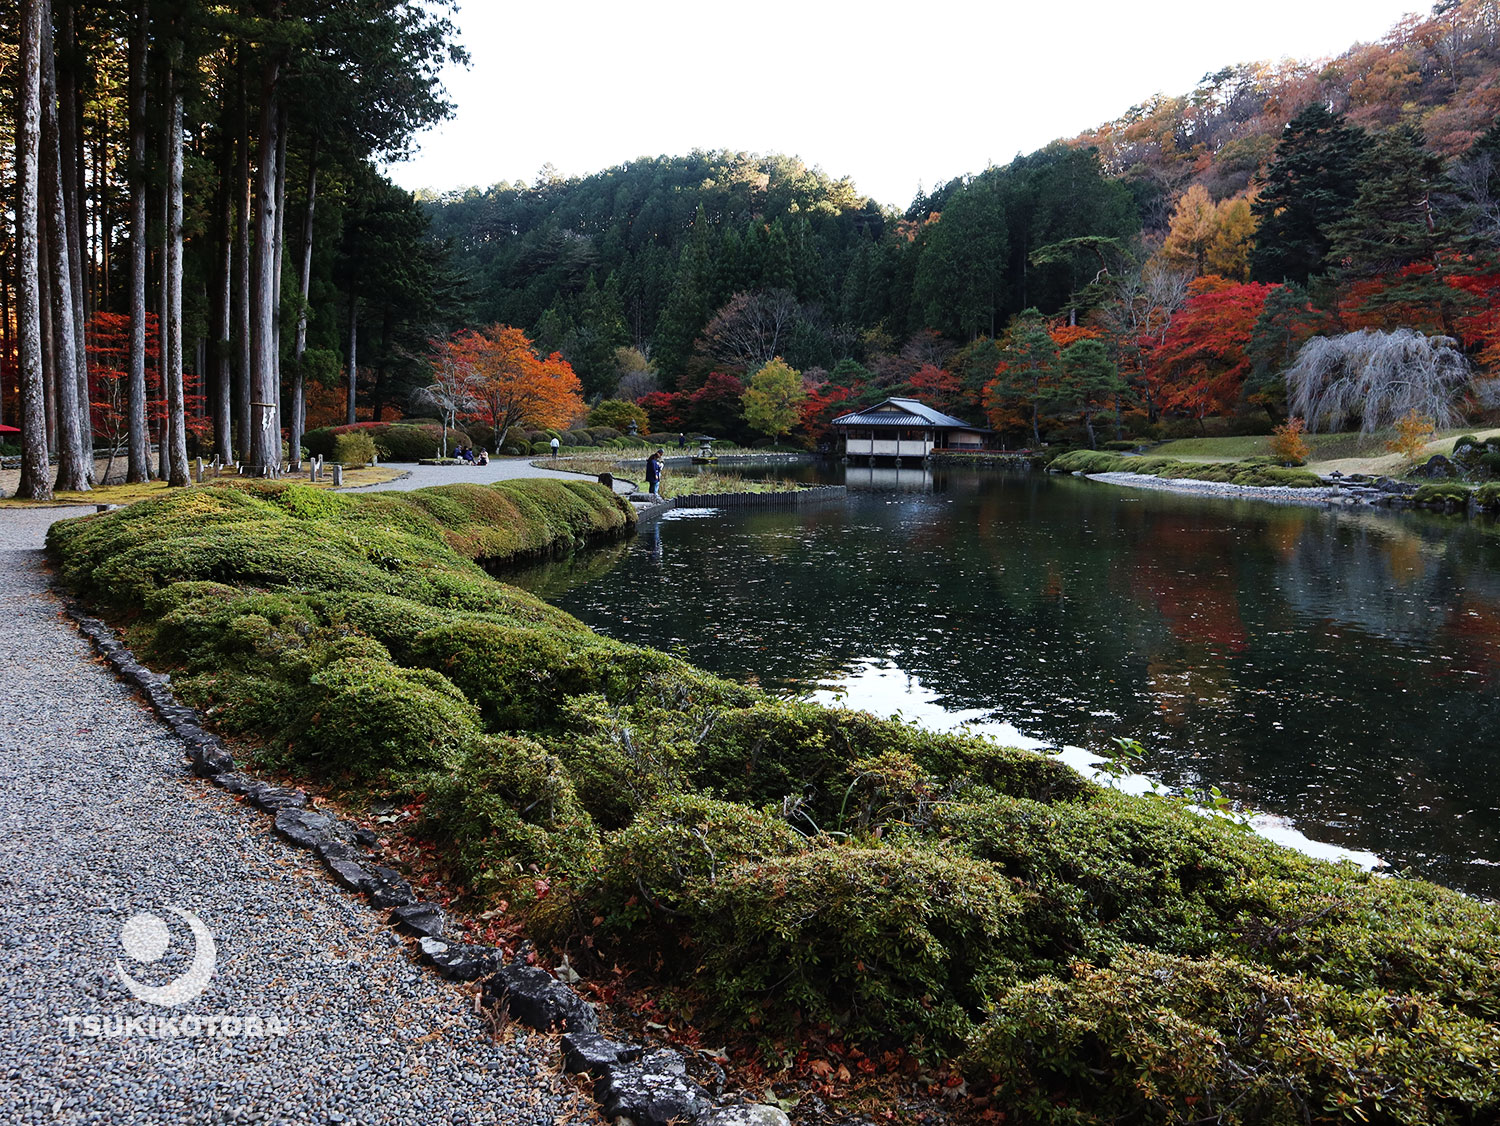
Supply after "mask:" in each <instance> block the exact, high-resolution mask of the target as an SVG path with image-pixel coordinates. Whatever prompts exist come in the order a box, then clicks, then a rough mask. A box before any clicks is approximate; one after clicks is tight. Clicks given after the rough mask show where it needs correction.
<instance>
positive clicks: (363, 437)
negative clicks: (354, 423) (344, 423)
mask: <svg viewBox="0 0 1500 1126" xmlns="http://www.w3.org/2000/svg"><path fill="white" fill-rule="evenodd" d="M333 460H334V461H336V462H338V463H339V464H340V465H343V466H345V467H353V468H358V467H359V466H361V465H369V464H370V462H372V461H374V460H375V439H374V438H371V437H370V436H369V435H368V434H340V435H338V436H337V437H335V438H334V440H333Z"/></svg>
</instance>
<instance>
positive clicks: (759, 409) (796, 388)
mask: <svg viewBox="0 0 1500 1126" xmlns="http://www.w3.org/2000/svg"><path fill="white" fill-rule="evenodd" d="M806 399H807V389H806V388H804V387H803V386H802V373H801V372H799V371H797V370H796V369H795V368H792V367H790V366H788V365H787V363H786V361H785V360H783V359H782V358H781V357H780V356H777V357H776V358H774V359H773V360H771V362H770V363H768V364H766V365H765V366H764V367H762V368H761V369H760V370H759V371H758V372H756V373H755V374H754V375H753V376H751V377H750V386H748V387H747V388H745V394H744V396H743V398H742V399H741V400H740V401H741V404H742V405H743V407H744V411H745V421H746V422H747V423H748V424H749V425H750V426H751V427H752V428H754V429H756V430H759V431H760V432H761V433H762V434H765V435H766V436H767V437H769V438H770V439H771V440H772V441H776V440H778V439H780V438H781V437H782V436H783V435H785V434H786V433H787V432H788V431H789V430H791V428H792V427H793V426H796V425H797V421H798V419H799V418H800V417H801V412H802V404H803V402H805V401H806Z"/></svg>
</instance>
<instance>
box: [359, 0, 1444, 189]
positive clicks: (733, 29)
mask: <svg viewBox="0 0 1500 1126" xmlns="http://www.w3.org/2000/svg"><path fill="white" fill-rule="evenodd" d="M1430 8H1431V2H1430V0H1251V2H1249V3H1246V2H1243V0H1235V2H1230V0H1133V2H1132V0H1040V2H1039V0H1020V2H1018V0H990V2H989V3H983V2H977V3H976V2H971V3H961V2H958V0H928V2H926V3H920V2H918V3H911V2H907V3H893V2H891V0H869V2H866V3H852V2H842V3H833V2H830V0H800V2H798V0H759V2H757V3H737V4H725V3H721V2H716V0H706V2H703V0H699V2H684V0H634V2H609V0H604V2H601V0H529V2H528V0H522V2H519V3H515V2H504V0H465V3H464V5H463V8H462V10H461V11H460V13H459V15H458V21H459V25H460V27H461V28H462V39H463V42H464V44H465V46H466V47H467V48H468V49H469V52H470V54H471V55H472V56H473V65H472V67H471V68H470V69H469V70H467V71H465V70H462V69H454V70H451V71H450V72H449V73H448V74H447V76H446V79H445V81H446V84H447V87H448V90H449V92H450V94H451V95H452V98H453V100H454V102H455V104H456V105H457V107H458V111H457V114H456V116H455V117H454V118H453V119H452V120H450V121H448V122H446V123H445V124H444V125H442V126H440V127H438V128H437V129H435V130H432V131H430V132H428V133H426V134H425V135H423V136H422V137H421V138H420V146H421V149H420V152H419V154H418V155H417V156H416V157H415V158H414V159H412V160H411V161H408V162H406V163H404V164H398V165H395V166H393V167H392V168H391V169H390V170H389V171H390V175H391V176H392V178H393V179H394V180H395V181H396V182H397V183H398V184H401V185H402V186H404V187H406V188H408V189H413V190H415V189H419V188H431V189H435V190H438V191H445V190H448V189H452V188H460V187H467V186H470V185H478V186H480V187H488V186H489V185H491V184H494V183H497V182H499V181H501V180H511V181H515V180H526V181H527V182H532V181H534V180H535V178H536V173H537V171H538V170H539V169H540V168H541V167H542V165H543V164H545V163H548V162H550V163H552V164H553V165H554V166H556V168H557V170H558V171H559V172H560V173H561V174H563V175H564V176H575V175H587V174H588V173H591V172H597V171H600V170H602V169H604V168H608V167H610V166H612V165H616V164H620V163H622V162H624V161H626V160H631V159H634V158H635V157H639V156H657V155H663V154H666V155H678V154H682V153H686V152H688V151H689V150H691V149H693V148H703V149H720V148H724V149H731V150H737V151H748V152H757V153H768V152H782V153H787V154H790V155H795V156H800V157H801V158H802V159H803V160H804V161H806V162H807V163H808V164H809V165H818V166H821V167H822V168H823V170H824V171H825V172H827V173H829V174H830V175H832V176H835V177H839V176H850V177H852V178H853V180H854V183H855V185H856V186H857V187H858V188H859V190H860V191H862V192H864V193H866V194H868V195H870V196H873V197H874V198H875V199H876V200H878V201H879V202H881V203H887V204H894V205H897V206H900V207H903V208H904V207H905V206H906V205H907V204H908V203H910V202H911V200H912V197H913V196H914V195H915V194H916V191H917V188H918V186H919V185H920V186H922V187H924V188H931V187H933V186H935V185H937V184H940V183H944V182H946V181H947V180H950V179H952V178H953V177H954V176H958V175H962V174H964V173H970V172H979V171H982V170H983V169H984V168H985V167H986V166H987V165H989V164H991V163H994V164H1004V163H1006V162H1008V161H1009V160H1010V159H1011V158H1012V157H1014V156H1015V155H1016V154H1017V153H1024V152H1031V151H1033V150H1035V149H1037V148H1040V147H1041V146H1042V145H1045V144H1046V143H1047V142H1048V141H1051V140H1054V139H1056V138H1058V137H1071V136H1074V135H1076V134H1077V133H1080V132H1082V131H1083V130H1085V129H1088V128H1090V127H1092V126H1094V125H1097V124H1099V123H1101V122H1103V121H1107V120H1109V119H1111V118H1113V117H1116V116H1118V115H1119V114H1120V113H1122V112H1123V111H1124V110H1126V109H1128V108H1129V107H1130V106H1132V105H1134V104H1136V103H1139V102H1141V101H1144V100H1145V99H1146V98H1148V97H1150V96H1151V95H1152V94H1153V93H1158V92H1161V93H1168V94H1178V93H1183V92H1186V91H1187V90H1189V89H1191V88H1192V86H1193V85H1194V84H1196V83H1197V81H1198V80H1199V79H1200V78H1201V77H1202V76H1203V75H1204V74H1206V73H1208V72H1210V71H1214V70H1218V69H1219V68H1220V67H1222V66H1226V65H1230V64H1233V63H1240V62H1253V61H1257V60H1262V59H1279V58H1285V57H1294V58H1299V59H1308V58H1316V57H1321V56H1326V55H1332V54H1337V53H1339V52H1341V51H1343V50H1344V49H1345V48H1347V47H1349V46H1350V45H1352V44H1353V43H1354V42H1356V41H1365V42H1368V41H1371V40H1375V39H1378V38H1380V37H1381V36H1382V35H1383V34H1384V33H1385V32H1386V31H1387V30H1388V29H1389V28H1390V26H1391V25H1392V24H1394V23H1395V22H1396V21H1397V19H1399V18H1400V17H1401V16H1402V15H1403V14H1405V13H1406V12H1409V11H1413V10H1421V11H1427V10H1429V9H1430Z"/></svg>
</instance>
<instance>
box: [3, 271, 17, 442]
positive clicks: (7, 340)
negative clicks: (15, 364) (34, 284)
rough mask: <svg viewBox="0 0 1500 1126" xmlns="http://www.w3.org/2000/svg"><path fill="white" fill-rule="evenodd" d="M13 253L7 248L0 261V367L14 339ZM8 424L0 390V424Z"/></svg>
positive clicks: (6, 360)
mask: <svg viewBox="0 0 1500 1126" xmlns="http://www.w3.org/2000/svg"><path fill="white" fill-rule="evenodd" d="M14 260H15V254H14V253H12V252H10V248H7V253H6V255H5V260H4V261H3V262H0V368H4V367H8V366H9V365H10V363H11V360H12V352H11V348H12V345H13V344H14V341H12V340H11V336H10V315H11V307H10V279H11V275H12V273H13V272H14V265H13V262H14ZM7 425H10V424H9V423H7V422H6V421H5V394H4V392H3V390H0V426H7Z"/></svg>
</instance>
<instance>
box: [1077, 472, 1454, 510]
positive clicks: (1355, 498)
mask: <svg viewBox="0 0 1500 1126" xmlns="http://www.w3.org/2000/svg"><path fill="white" fill-rule="evenodd" d="M1080 476H1083V477H1087V478H1088V479H1089V480H1090V481H1101V482H1103V483H1104V484H1106V485H1119V486H1122V487H1124V488H1130V489H1154V490H1158V491H1164V492H1172V493H1187V494H1192V495H1197V496H1215V497H1224V498H1232V499H1236V500H1262V501H1271V502H1273V503H1276V504H1300V505H1309V506H1314V507H1319V508H1322V507H1329V506H1344V507H1353V506H1356V505H1364V506H1370V507H1376V506H1378V507H1384V508H1416V507H1427V506H1424V505H1420V504H1419V503H1418V502H1417V500H1416V495H1417V490H1418V488H1419V487H1420V486H1418V485H1416V484H1414V483H1413V482H1410V481H1398V480H1396V479H1394V478H1391V477H1366V476H1363V475H1353V476H1349V477H1342V476H1338V475H1335V476H1334V477H1325V478H1323V480H1324V481H1325V482H1326V483H1325V484H1324V485H1322V486H1320V487H1314V488H1304V489H1299V488H1292V487H1290V486H1285V485H1232V484H1228V483H1226V482H1222V481H1198V480H1194V479H1193V478H1191V477H1153V476H1150V475H1149V474H1145V473H1085V474H1080ZM1436 507H1438V508H1442V509H1448V510H1452V511H1461V510H1462V509H1463V508H1464V507H1465V506H1464V505H1462V504H1459V503H1456V502H1455V503H1448V504H1440V505H1437V506H1436Z"/></svg>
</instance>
